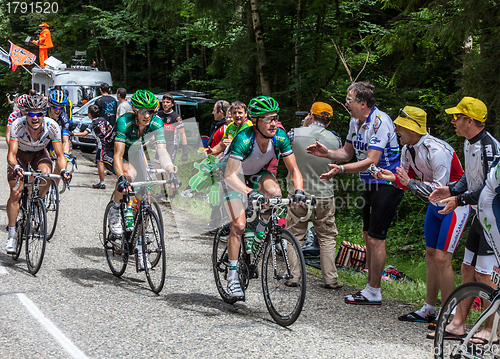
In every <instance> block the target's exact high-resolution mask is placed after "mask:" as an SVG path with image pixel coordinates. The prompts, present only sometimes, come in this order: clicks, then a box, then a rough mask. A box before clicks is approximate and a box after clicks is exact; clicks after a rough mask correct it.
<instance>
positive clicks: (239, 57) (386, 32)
mask: <svg viewBox="0 0 500 359" xmlns="http://www.w3.org/2000/svg"><path fill="white" fill-rule="evenodd" d="M28 3H31V2H30V1H28ZM0 4H1V5H0V12H1V19H2V20H0V27H1V28H0V30H1V31H0V45H1V46H2V47H3V48H4V49H7V50H8V46H9V43H8V40H11V41H12V42H14V43H16V44H17V45H19V46H24V39H25V38H26V36H31V37H32V38H36V34H37V33H38V32H39V31H40V28H39V27H38V25H39V24H40V23H41V22H42V21H46V22H47V23H49V25H50V30H51V32H52V40H53V42H54V46H55V47H54V48H53V49H51V50H49V55H50V56H54V57H56V58H58V59H60V60H61V61H63V62H65V63H67V64H71V60H72V56H73V55H74V54H75V51H83V50H86V51H87V64H90V63H92V62H93V61H95V63H96V65H97V67H98V68H99V69H100V70H106V71H110V72H111V73H112V77H113V83H114V88H115V89H116V88H117V87H125V88H126V89H127V90H128V92H129V93H131V92H133V91H135V90H137V89H139V88H142V89H149V90H151V91H153V92H155V93H159V92H164V91H169V90H197V91H201V92H204V93H206V94H207V96H208V97H210V98H212V99H216V100H220V99H225V100H228V101H234V100H242V101H244V102H246V103H248V101H249V100H250V99H251V98H252V97H254V96H256V95H260V94H264V95H271V96H273V97H274V98H275V99H276V100H277V101H278V102H279V104H280V106H281V113H280V119H281V120H282V122H283V125H284V126H285V127H286V128H287V129H289V128H291V127H293V126H297V125H298V124H299V123H300V119H299V118H297V117H296V116H295V115H294V114H295V111H298V110H308V109H309V108H310V106H311V104H312V103H313V102H314V101H324V102H328V103H330V104H331V105H332V106H333V109H334V120H333V121H332V124H331V125H330V129H332V130H335V131H336V132H337V133H339V134H340V135H341V136H342V137H343V138H345V135H346V133H347V129H348V122H349V116H348V113H347V112H346V110H345V108H344V107H343V104H344V99H345V95H346V88H347V87H348V85H349V84H350V83H351V82H353V81H356V80H357V81H370V82H371V83H373V84H374V85H375V87H376V90H377V106H378V107H379V108H380V109H381V110H383V111H385V112H387V113H388V114H389V115H390V116H391V117H392V118H395V117H396V114H397V111H398V110H399V109H400V108H402V107H404V106H405V105H412V106H418V107H421V108H423V109H425V110H426V111H427V113H428V127H429V132H430V133H431V134H432V135H434V136H437V137H439V138H442V139H444V140H445V141H447V142H449V143H450V144H451V145H452V146H453V147H454V148H455V150H456V151H457V152H458V154H459V158H461V159H463V155H462V144H463V138H458V137H457V136H456V135H455V134H454V131H453V126H451V124H450V119H451V117H450V116H449V115H446V114H445V113H444V109H445V108H447V107H452V106H454V105H456V104H457V103H458V102H459V101H460V99H461V98H462V97H463V96H465V95H467V96H473V97H477V98H479V99H481V100H483V101H484V102H485V103H486V105H487V106H488V112H489V113H488V120H487V121H486V125H487V129H488V131H490V132H491V133H492V134H493V135H494V136H495V137H497V138H499V137H500V129H499V126H498V125H497V117H498V115H500V98H497V96H496V93H497V91H498V88H499V85H500V56H499V55H500V54H499V53H500V48H499V47H498V43H500V21H499V20H500V17H499V15H500V5H499V2H498V1H493V0H425V1H423V0H405V1H402V0H356V1H353V0H294V1H292V0H108V1H95V0H73V1H67V0H59V1H57V4H58V6H57V12H54V13H48V14H40V13H36V12H35V13H30V12H26V13H21V11H20V10H18V11H17V12H16V13H13V11H12V7H9V6H8V2H6V1H2V2H1V3H0ZM25 48H26V49H27V50H29V51H32V52H34V53H35V54H38V49H37V47H36V46H34V45H31V44H29V45H26V47H25ZM0 73H1V76H0V92H1V93H7V92H10V93H12V92H26V91H27V90H28V89H29V88H30V75H29V74H28V73H27V72H26V71H24V70H23V69H22V68H18V69H17V70H16V71H15V72H12V70H11V69H10V68H9V67H8V65H7V64H5V63H3V62H2V63H0ZM5 104H6V101H5V100H4V101H3V102H2V105H3V106H2V107H1V110H0V111H1V112H0V115H1V118H2V121H3V123H4V122H5V121H6V118H7V115H8V107H7V106H6V105H5ZM210 111H211V108H209V109H207V110H206V114H205V116H204V118H203V120H202V123H201V124H200V128H201V129H202V132H203V131H206V132H208V131H207V129H208V127H209V126H210V123H211V121H212V117H211V114H210ZM202 134H205V133H202ZM353 178H354V177H353ZM354 187H355V186H354ZM349 191H351V189H348V188H339V190H338V191H337V194H338V196H344V195H345V193H346V192H349ZM354 191H357V189H354ZM425 206H426V201H423V200H421V199H418V198H416V197H414V196H412V195H411V194H409V193H407V194H406V196H405V200H404V201H403V203H402V204H401V206H400V210H399V213H398V217H397V221H396V223H395V224H394V227H393V230H392V233H391V236H392V237H391V238H392V239H390V240H389V241H388V247H389V249H390V251H393V252H391V253H399V251H400V250H401V248H403V249H404V250H405V251H406V252H405V253H409V254H411V253H412V251H415V250H417V249H415V248H419V249H418V250H417V251H418V256H419V257H420V258H419V260H421V258H422V256H421V254H422V253H423V252H422V251H423V248H424V247H423V218H424V215H425V208H424V207H425ZM422 208H424V209H422ZM337 218H338V221H339V222H338V224H339V232H340V235H339V238H342V240H346V239H347V240H354V241H356V238H357V237H356V236H358V235H360V230H359V221H360V217H359V213H358V212H357V211H348V210H346V209H342V208H341V209H339V212H338V216H337ZM355 237H356V238H355ZM359 238H360V237H359ZM455 257H456V258H458V257H460V255H457V256H455ZM460 259H461V257H460ZM460 259H459V260H458V262H457V263H456V268H458V267H459V264H458V263H460V261H461V260H460Z"/></svg>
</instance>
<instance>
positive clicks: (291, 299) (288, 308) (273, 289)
mask: <svg viewBox="0 0 500 359" xmlns="http://www.w3.org/2000/svg"><path fill="white" fill-rule="evenodd" d="M270 237H271V238H270V239H269V240H268V241H266V249H265V251H264V260H263V262H262V292H263V294H264V300H265V302H266V306H267V310H268V311H269V314H271V317H273V319H274V320H275V321H276V323H278V324H279V325H281V326H288V325H291V324H293V323H294V322H295V321H296V320H297V318H298V317H299V315H300V312H301V311H302V307H303V305H304V300H305V297H306V264H305V261H304V256H303V255H302V249H301V248H300V245H299V242H298V241H297V239H296V238H295V236H294V235H293V234H292V233H290V232H289V231H287V230H286V229H279V230H278V235H277V236H275V237H273V236H272V235H270ZM273 251H274V253H273Z"/></svg>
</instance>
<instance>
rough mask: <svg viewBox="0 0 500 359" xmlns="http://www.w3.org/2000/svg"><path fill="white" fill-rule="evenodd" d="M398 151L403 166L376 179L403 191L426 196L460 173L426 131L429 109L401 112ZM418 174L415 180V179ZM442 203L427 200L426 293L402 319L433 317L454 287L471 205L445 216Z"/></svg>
mask: <svg viewBox="0 0 500 359" xmlns="http://www.w3.org/2000/svg"><path fill="white" fill-rule="evenodd" d="M394 123H395V125H396V130H395V131H396V133H397V134H398V136H399V141H400V143H401V144H402V145H403V148H402V150H401V160H400V161H401V166H400V167H398V168H396V174H393V173H392V172H391V171H388V170H384V171H382V172H380V173H378V174H377V175H375V177H377V178H383V179H385V180H386V181H391V182H393V183H395V184H396V185H397V186H398V187H399V188H401V189H403V190H410V191H411V192H412V193H413V194H415V195H417V196H420V197H424V198H427V199H428V198H429V195H430V194H431V192H432V191H433V190H434V189H435V188H437V187H440V186H448V185H451V184H453V183H455V182H456V181H458V180H459V179H460V178H461V177H462V175H463V173H464V171H463V169H462V166H461V164H460V161H459V160H458V157H457V155H456V153H455V151H454V150H453V148H452V147H451V146H450V145H449V144H448V143H446V142H444V141H443V140H440V139H438V138H436V137H433V136H431V135H429V134H428V133H427V113H426V112H425V111H424V110H422V109H421V108H418V107H413V106H406V107H405V108H403V109H401V110H399V116H398V117H397V118H396V120H395V121H394ZM417 177H418V179H417ZM443 208H444V204H441V203H439V202H429V205H428V207H427V213H426V215H425V222H424V235H425V246H426V248H425V257H426V264H427V281H426V282H427V293H426V297H425V303H424V305H423V306H422V308H421V309H419V310H417V311H414V312H411V313H408V314H403V315H400V316H399V318H398V319H399V320H402V321H406V322H423V323H432V322H434V321H435V319H436V317H437V315H436V305H437V298H438V293H439V290H441V300H442V301H443V302H444V301H445V300H446V298H448V296H449V295H450V293H451V292H452V291H453V285H454V283H455V275H454V273H453V268H452V266H451V260H452V257H453V253H454V252H455V249H456V248H457V246H458V242H459V241H460V237H461V235H462V232H463V230H464V228H465V225H466V224H467V220H468V219H469V215H470V207H469V206H464V207H458V208H456V209H455V210H454V211H453V212H451V213H449V214H440V213H439V211H440V210H442V209H443Z"/></svg>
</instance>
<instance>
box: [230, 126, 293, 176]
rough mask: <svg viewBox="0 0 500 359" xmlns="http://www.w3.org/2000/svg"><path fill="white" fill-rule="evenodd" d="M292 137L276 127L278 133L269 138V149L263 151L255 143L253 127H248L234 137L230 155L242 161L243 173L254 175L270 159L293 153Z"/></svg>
mask: <svg viewBox="0 0 500 359" xmlns="http://www.w3.org/2000/svg"><path fill="white" fill-rule="evenodd" d="M292 154H293V152H292V146H290V139H289V138H288V136H287V134H286V132H285V131H283V130H282V129H281V128H279V127H278V128H277V129H276V134H275V135H274V137H273V138H272V139H270V140H269V143H268V147H267V150H266V151H265V152H264V153H262V152H261V151H260V149H259V146H256V145H255V133H254V129H253V127H247V128H245V129H243V130H241V131H240V132H238V135H237V136H236V137H235V138H234V140H233V142H232V143H231V153H230V157H231V158H234V159H236V160H239V161H242V162H243V163H242V169H243V174H245V175H252V174H256V173H258V172H259V171H260V170H261V169H262V168H264V166H266V165H267V164H268V163H269V161H271V160H272V159H273V158H275V157H276V158H279V156H280V155H281V156H283V157H287V156H290V155H292Z"/></svg>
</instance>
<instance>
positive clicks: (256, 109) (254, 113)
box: [248, 96, 280, 117]
mask: <svg viewBox="0 0 500 359" xmlns="http://www.w3.org/2000/svg"><path fill="white" fill-rule="evenodd" d="M279 110H280V105H279V104H278V102H277V101H276V100H275V99H274V98H272V97H269V96H257V97H255V98H253V99H251V100H250V103H249V104H248V114H249V115H250V117H260V116H262V115H263V114H265V113H269V112H274V111H276V112H278V111H279Z"/></svg>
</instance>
